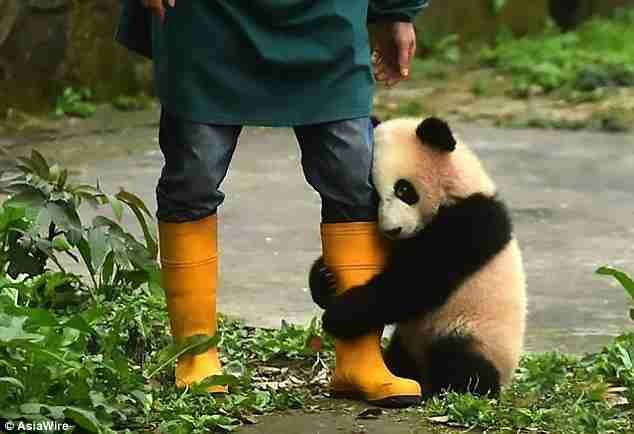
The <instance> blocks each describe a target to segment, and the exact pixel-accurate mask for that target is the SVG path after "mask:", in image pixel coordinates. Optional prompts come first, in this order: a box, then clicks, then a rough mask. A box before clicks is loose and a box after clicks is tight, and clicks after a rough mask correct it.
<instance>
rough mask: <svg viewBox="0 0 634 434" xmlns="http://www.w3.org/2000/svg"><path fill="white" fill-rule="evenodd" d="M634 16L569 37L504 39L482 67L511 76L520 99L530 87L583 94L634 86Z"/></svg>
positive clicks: (590, 25)
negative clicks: (573, 91) (601, 89)
mask: <svg viewBox="0 0 634 434" xmlns="http://www.w3.org/2000/svg"><path fill="white" fill-rule="evenodd" d="M632 41H634V11H632V10H629V11H622V12H620V13H619V14H617V16H615V17H614V18H611V19H607V18H595V19H592V20H590V21H588V22H586V23H584V24H583V25H582V26H580V27H579V28H578V29H577V30H575V31H573V32H569V33H561V32H559V31H558V30H557V29H554V28H551V29H549V30H548V31H546V32H544V33H543V34H540V35H536V36H528V37H524V38H521V39H515V38H512V37H508V36H506V37H504V36H503V37H500V38H499V39H498V42H497V44H496V45H495V46H494V47H491V48H487V49H485V50H483V52H482V54H481V62H482V64H483V65H486V66H490V67H493V68H495V69H497V70H498V71H501V72H504V73H507V74H509V75H510V76H512V78H513V87H514V91H515V94H516V95H517V96H526V95H527V94H528V91H529V88H530V87H531V86H539V87H540V88H542V89H543V91H544V92H546V93H548V92H552V91H554V90H556V89H561V88H567V89H574V90H576V91H579V92H593V91H595V90H596V89H600V88H606V87H618V86H634V44H632Z"/></svg>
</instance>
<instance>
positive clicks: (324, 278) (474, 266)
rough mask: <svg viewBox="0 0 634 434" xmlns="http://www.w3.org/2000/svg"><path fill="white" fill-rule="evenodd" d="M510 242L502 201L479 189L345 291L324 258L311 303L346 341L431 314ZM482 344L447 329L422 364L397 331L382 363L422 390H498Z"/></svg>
mask: <svg viewBox="0 0 634 434" xmlns="http://www.w3.org/2000/svg"><path fill="white" fill-rule="evenodd" d="M421 125H423V124H421ZM446 131H448V129H446V124H444V122H442V121H440V122H435V121H434V122H428V123H427V124H426V125H424V131H418V132H417V133H418V134H419V135H420V134H426V137H425V139H426V140H428V141H430V142H431V141H432V140H433V141H434V142H437V140H438V139H439V138H442V137H446ZM430 137H431V138H432V139H431V140H430ZM452 140H453V137H452ZM454 145H455V143H454ZM440 146H441V147H442V146H443V145H442V144H440ZM511 239H512V224H511V219H510V217H509V212H508V210H507V208H506V207H505V205H504V204H503V202H502V201H500V200H499V198H497V197H496V196H486V195H484V194H480V193H476V194H472V195H470V196H468V197H466V198H463V199H459V200H458V201H457V202H455V203H452V204H451V205H445V206H441V207H440V209H439V210H438V212H437V214H436V216H435V217H434V219H433V220H432V221H431V222H430V223H429V224H428V225H427V226H425V228H424V229H423V230H422V231H420V232H419V233H417V234H416V235H415V236H414V237H412V238H408V239H401V240H392V241H391V246H390V249H389V252H390V253H389V255H388V258H387V261H386V265H385V267H384V269H383V271H382V272H381V273H379V274H377V275H376V276H375V277H373V278H372V279H371V280H370V281H369V282H368V283H367V284H365V285H360V286H357V287H353V288H350V289H349V290H347V291H346V292H344V293H343V294H341V295H338V296H336V295H335V285H334V278H333V276H332V275H331V274H330V272H329V270H328V269H327V267H326V266H325V265H324V263H323V260H322V258H319V259H318V260H317V261H316V262H315V263H314V264H313V267H312V269H311V272H310V277H309V280H310V282H309V284H310V289H311V294H312V297H313V300H314V301H315V302H316V303H317V304H318V305H319V306H321V307H322V308H323V309H325V313H324V315H323V327H324V330H325V331H327V332H328V333H330V334H331V335H333V336H335V337H337V338H341V339H346V338H352V337H356V336H359V335H362V334H365V333H368V332H370V331H373V330H376V329H378V328H381V327H383V326H384V325H386V324H393V323H401V322H404V321H408V320H410V319H412V318H414V317H420V316H424V315H430V314H432V313H433V312H435V311H436V310H437V309H438V308H440V307H442V306H443V305H445V303H447V301H448V299H449V298H450V297H451V295H452V294H453V293H454V291H456V289H457V288H459V287H460V285H461V284H462V283H463V282H464V281H465V280H466V279H468V278H469V277H470V276H472V275H473V274H474V273H475V272H477V271H478V270H480V269H482V268H483V267H484V266H485V265H486V264H487V263H488V262H489V261H490V260H491V259H492V258H493V257H494V256H496V255H497V254H498V253H499V252H501V251H502V250H503V249H504V248H505V247H506V246H507V245H508V243H509V242H510V241H511ZM477 343H478V342H477V341H476V338H475V337H473V336H471V335H469V334H462V333H460V332H459V331H455V332H454V331H447V333H445V334H444V335H439V336H436V337H434V340H433V341H432V342H430V343H429V346H428V348H427V351H426V352H425V354H426V358H427V360H425V361H424V363H417V362H416V361H415V360H411V357H410V356H409V355H408V354H407V352H406V351H404V350H403V348H402V345H401V342H400V340H399V336H398V334H397V333H395V335H394V336H393V338H392V340H391V342H390V345H389V347H388V348H387V350H386V352H385V361H386V364H387V365H388V367H389V368H390V370H391V371H392V372H393V373H394V374H396V375H399V376H403V377H408V378H412V379H415V380H417V381H419V382H420V383H421V384H422V385H423V392H424V393H425V394H436V393H439V392H441V391H443V390H447V389H450V390H453V391H458V392H466V391H468V392H471V393H474V394H486V393H491V394H497V393H498V392H499V390H500V386H501V384H500V383H501V380H500V372H499V371H498V369H497V368H496V366H495V364H494V363H492V361H490V360H488V359H487V358H486V357H485V356H484V355H483V354H482V352H481V351H478V350H477V349H476V344H477ZM421 366H423V367H424V369H423V371H422V372H421Z"/></svg>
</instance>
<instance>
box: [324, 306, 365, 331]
mask: <svg viewBox="0 0 634 434" xmlns="http://www.w3.org/2000/svg"><path fill="white" fill-rule="evenodd" d="M321 326H322V328H323V329H324V331H325V332H326V333H328V334H330V335H331V336H334V337H336V338H340V339H349V338H354V337H356V336H359V335H361V334H363V331H364V330H359V329H358V324H357V323H355V321H354V320H352V319H351V317H350V312H348V311H347V310H346V309H345V306H343V305H342V304H340V303H336V302H335V303H333V304H331V306H330V307H329V308H328V309H326V311H325V312H324V314H323V315H322V317H321Z"/></svg>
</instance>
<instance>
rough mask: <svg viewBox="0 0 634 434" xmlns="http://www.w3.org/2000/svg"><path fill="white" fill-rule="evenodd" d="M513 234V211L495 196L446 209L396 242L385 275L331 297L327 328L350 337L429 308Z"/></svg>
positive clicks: (475, 198) (477, 197)
mask: <svg viewBox="0 0 634 434" xmlns="http://www.w3.org/2000/svg"><path fill="white" fill-rule="evenodd" d="M511 238H512V225H511V220H510V217H509V213H508V211H507V209H506V207H505V206H504V204H503V203H502V202H501V201H499V200H498V199H497V198H495V197H489V196H485V195H483V194H474V195H472V196H469V197H468V198H466V199H463V200H461V201H460V202H458V203H457V204H455V205H451V206H447V207H442V208H441V209H440V210H439V212H438V214H437V216H436V217H435V218H434V220H433V221H432V222H431V223H430V224H429V225H428V226H427V227H426V228H425V229H424V230H423V231H422V232H421V233H420V234H419V235H418V236H417V237H415V238H413V239H409V240H405V241H402V242H398V243H396V245H395V246H394V249H392V253H391V255H390V257H389V259H388V262H387V264H386V267H385V269H384V271H383V272H382V273H380V274H379V275H377V276H375V277H374V278H373V279H371V280H370V281H369V282H368V283H367V284H365V285H360V286H356V287H353V288H351V289H350V290H348V291H346V292H345V293H343V294H341V295H339V296H337V297H334V298H333V300H332V301H331V303H330V304H329V306H328V308H327V310H326V312H325V313H324V318H323V326H324V329H325V330H326V331H328V332H329V333H331V334H333V335H334V336H337V337H352V336H357V335H361V334H364V333H367V332H368V331H370V330H373V329H376V328H378V327H380V326H382V325H384V324H391V323H395V322H400V321H404V320H407V319H410V318H412V317H413V316H417V315H421V314H425V313H427V312H431V311H433V310H435V309H436V308H438V307H440V306H442V305H443V304H445V303H446V301H447V299H448V298H449V297H450V296H451V294H452V293H453V292H454V291H455V290H456V289H457V288H458V286H459V285H460V284H461V283H462V282H463V281H464V280H465V279H466V278H468V277H469V276H470V275H472V274H473V273H474V272H476V271H477V270H479V269H480V268H482V267H483V266H484V265H485V264H486V263H487V262H488V261H489V260H490V259H491V258H493V256H495V255H496V254H497V253H498V252H500V251H501V250H502V249H503V248H504V247H505V246H506V245H507V244H508V242H509V241H510V240H511Z"/></svg>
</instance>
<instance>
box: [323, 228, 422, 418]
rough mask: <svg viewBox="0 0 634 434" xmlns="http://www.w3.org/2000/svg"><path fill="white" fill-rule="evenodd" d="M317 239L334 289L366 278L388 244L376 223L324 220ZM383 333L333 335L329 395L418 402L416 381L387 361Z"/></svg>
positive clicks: (400, 404) (387, 402) (388, 403)
mask: <svg viewBox="0 0 634 434" xmlns="http://www.w3.org/2000/svg"><path fill="white" fill-rule="evenodd" d="M321 239H322V247H323V257H324V263H325V265H326V266H327V267H328V268H329V269H330V270H331V272H332V273H333V275H334V276H335V279H336V282H337V292H338V293H342V292H345V291H346V290H347V289H349V288H351V287H353V286H357V285H361V284H364V283H366V282H367V281H368V280H370V279H371V278H372V277H373V276H374V275H375V274H377V273H378V272H380V271H381V269H382V267H383V265H384V263H385V248H386V246H385V245H384V243H383V239H382V237H381V235H380V233H379V230H378V228H377V225H376V223H366V222H354V223H328V224H322V225H321ZM382 333H383V330H382V329H381V330H377V331H376V332H372V333H370V334H367V335H364V336H361V337H358V338H354V339H345V340H342V339H335V352H336V366H335V372H334V374H333V378H332V383H331V394H332V396H333V397H339V398H350V399H362V400H365V401H368V402H370V403H372V404H375V405H379V406H385V407H406V406H410V405H415V404H417V403H419V402H420V398H421V387H420V385H419V384H418V383H417V382H416V381H414V380H410V379H406V378H400V377H397V376H395V375H393V374H392V373H391V372H390V371H389V370H388V368H387V366H386V365H385V362H384V361H383V355H382V352H381V345H380V339H381V335H382Z"/></svg>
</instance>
